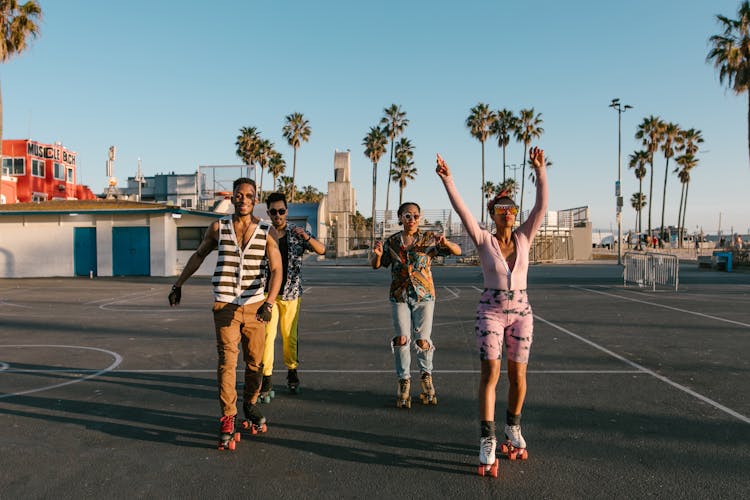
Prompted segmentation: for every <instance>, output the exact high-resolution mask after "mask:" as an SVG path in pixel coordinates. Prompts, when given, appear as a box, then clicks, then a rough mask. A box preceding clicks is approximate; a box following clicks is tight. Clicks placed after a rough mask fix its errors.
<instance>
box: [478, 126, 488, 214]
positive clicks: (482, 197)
mask: <svg viewBox="0 0 750 500" xmlns="http://www.w3.org/2000/svg"><path fill="white" fill-rule="evenodd" d="M479 193H480V196H479V205H480V206H479V213H480V214H482V223H484V214H485V212H486V210H485V208H484V141H482V186H481V187H480V189H479Z"/></svg>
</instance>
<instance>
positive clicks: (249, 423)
mask: <svg viewBox="0 0 750 500" xmlns="http://www.w3.org/2000/svg"><path fill="white" fill-rule="evenodd" d="M242 409H243V410H244V411H245V420H243V421H242V428H243V429H246V430H250V434H253V435H255V434H259V433H263V432H266V431H267V430H268V426H267V425H266V417H264V416H263V414H262V413H261V412H260V410H259V409H258V405H257V404H251V403H245V404H244V405H242Z"/></svg>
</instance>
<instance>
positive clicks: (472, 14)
mask: <svg viewBox="0 0 750 500" xmlns="http://www.w3.org/2000/svg"><path fill="white" fill-rule="evenodd" d="M40 4H41V7H42V9H43V11H44V20H43V24H42V30H41V36H40V37H39V38H38V39H37V40H36V41H35V42H33V45H32V47H31V49H30V50H28V51H27V52H25V53H23V54H22V55H21V56H20V57H16V58H15V59H13V60H12V61H10V62H9V63H6V64H4V65H2V67H0V83H1V84H2V92H3V105H4V138H6V139H11V138H27V137H28V138H31V139H33V140H36V141H40V142H47V143H50V142H54V141H61V142H62V143H63V144H64V145H65V146H66V147H68V148H70V149H72V150H74V151H76V152H78V155H79V156H78V159H79V172H80V176H81V177H82V180H83V182H84V183H86V184H88V185H90V186H91V188H92V189H93V190H94V191H95V192H101V191H102V190H103V189H104V187H105V185H106V176H105V160H106V157H107V149H108V147H109V146H110V145H112V144H114V145H116V146H117V148H118V161H117V163H116V165H115V174H116V175H117V177H118V178H120V179H121V183H120V185H124V179H125V178H127V177H128V176H133V175H134V174H135V170H136V165H137V158H138V157H140V158H142V167H143V171H144V173H145V174H146V175H153V174H156V173H165V172H171V171H175V172H178V173H192V172H194V171H195V170H196V168H197V166H198V165H205V164H213V165H221V164H237V163H239V160H238V158H237V157H236V155H235V140H236V137H237V134H238V131H239V129H240V127H243V126H255V127H257V128H259V129H260V130H261V132H262V133H263V135H264V136H265V137H267V138H269V139H270V140H272V141H273V142H275V143H276V146H277V149H279V151H281V152H282V153H283V154H284V156H285V157H286V159H287V163H288V165H289V167H288V168H289V171H291V163H292V159H291V158H292V150H291V148H290V147H289V146H287V145H286V143H285V141H284V140H283V138H282V136H281V127H282V125H283V119H284V116H285V115H287V114H289V113H292V112H295V111H298V112H301V113H303V114H304V115H305V117H306V118H307V119H308V120H309V121H310V124H311V127H312V136H311V139H310V142H309V143H306V144H303V146H302V148H301V149H300V150H299V153H298V165H297V175H298V182H297V184H298V185H308V184H309V185H313V186H315V187H316V188H318V189H320V190H322V191H325V190H326V188H327V182H328V181H330V180H332V177H333V154H334V151H335V150H336V149H339V150H346V149H349V150H351V166H352V182H353V185H354V188H355V189H356V193H357V206H358V209H359V210H360V212H362V213H363V214H364V215H365V216H369V215H370V203H371V196H372V192H371V182H372V168H371V164H370V162H369V160H368V159H367V158H366V157H365V156H364V154H363V147H362V146H361V143H362V139H363V137H364V136H365V134H366V133H367V131H368V129H369V127H370V126H372V125H375V124H377V122H378V120H379V119H380V117H381V116H382V113H383V108H385V107H386V106H389V105H390V104H392V103H396V104H399V105H401V106H402V108H403V109H404V110H405V111H406V112H407V117H408V118H409V120H410V124H409V127H408V129H407V130H406V133H405V135H406V136H407V137H409V138H410V139H411V140H412V142H413V144H414V145H415V164H416V167H417V168H418V177H417V179H416V180H415V181H413V182H412V183H411V184H410V185H409V186H407V188H406V191H405V198H407V199H409V200H413V201H417V202H418V203H420V204H421V205H422V207H423V208H424V209H437V208H445V207H447V204H448V202H447V197H446V196H445V195H444V194H443V193H442V187H441V185H440V184H439V182H438V180H437V178H436V176H435V174H434V169H433V167H434V156H435V153H436V152H441V153H442V154H443V156H444V157H445V158H446V160H447V161H448V162H449V164H450V165H451V166H452V167H453V169H454V171H455V173H456V176H457V178H458V179H459V180H458V187H459V189H460V190H461V191H462V193H463V195H464V197H465V198H466V199H467V200H468V201H469V206H470V207H472V208H473V207H474V206H476V208H475V210H477V211H478V209H479V202H478V200H476V197H477V196H478V195H479V186H480V179H481V177H480V176H481V174H480V172H481V149H480V145H479V142H477V141H476V140H475V139H473V138H472V137H471V136H470V135H469V132H468V130H467V129H466V127H465V124H464V122H465V119H466V117H467V116H468V113H469V110H470V108H471V107H472V106H474V105H476V104H477V103H478V102H486V103H488V104H490V105H491V107H492V108H493V109H500V108H509V109H511V110H514V111H516V112H517V111H518V110H519V109H521V108H526V107H534V109H535V110H536V111H537V112H540V113H542V118H543V120H544V124H543V127H544V129H545V133H544V136H543V137H542V139H541V140H540V141H539V145H540V146H541V147H543V148H544V149H545V150H546V151H547V154H548V155H549V157H550V158H551V159H552V161H553V162H554V166H553V167H552V168H551V169H550V174H549V180H550V209H551V210H561V209H566V208H571V207H577V206H582V205H588V206H589V207H590V208H591V218H592V221H593V224H594V227H595V228H602V229H605V228H609V227H610V226H612V227H616V225H615V207H614V204H615V202H614V182H615V180H616V177H617V113H616V112H614V111H613V110H612V109H610V108H609V107H608V104H609V103H610V100H611V99H612V98H614V97H619V98H620V99H621V100H622V102H623V103H625V104H631V105H632V106H634V108H633V109H632V110H629V111H628V112H627V113H625V114H623V115H622V130H623V133H622V137H623V193H624V195H625V199H626V205H628V203H627V201H628V200H629V198H630V196H631V195H632V193H634V192H636V191H637V181H636V179H635V176H634V175H633V173H632V171H630V170H628V169H627V166H626V165H627V164H626V162H627V155H628V154H629V153H632V152H633V151H634V150H635V149H636V148H638V147H639V144H638V143H637V142H636V140H635V139H634V137H633V135H634V133H635V131H636V126H637V125H638V123H640V121H641V120H642V119H643V118H644V117H645V116H648V115H651V114H654V115H658V116H660V117H661V118H662V119H664V120H667V121H672V122H675V123H677V124H679V125H680V126H681V127H683V128H697V129H700V130H701V131H702V132H703V136H704V138H705V143H704V144H703V151H702V153H701V154H700V164H699V165H698V167H697V168H696V169H695V170H694V171H693V173H692V183H691V188H690V200H689V206H688V219H687V226H688V228H689V229H690V230H691V231H692V230H695V228H696V226H700V227H702V228H703V229H704V230H705V231H706V232H711V233H715V232H716V230H717V228H718V224H719V214H721V220H722V230H723V232H725V233H726V232H728V231H729V229H730V227H732V226H733V227H734V229H735V231H741V232H746V231H747V230H748V227H750V210H748V198H749V197H748V193H747V191H748V187H750V165H748V151H747V140H746V137H747V95H745V96H741V97H738V96H735V95H734V94H732V93H730V92H728V91H727V90H725V88H724V87H722V86H721V85H720V84H719V82H718V77H717V74H716V72H715V70H714V69H713V67H712V66H711V65H709V64H707V63H706V62H705V57H706V54H707V51H708V38H709V36H711V35H712V34H715V33H717V32H718V29H719V27H718V25H717V24H716V21H715V14H718V13H721V14H725V15H730V16H731V17H735V16H736V12H737V7H738V5H739V0H629V1H627V2H602V1H594V0H590V1H588V0H580V1H572V2H560V1H558V0H539V1H534V2H524V1H520V0H519V1H481V2H479V1H471V0H467V1H464V2H456V1H435V0H433V1H403V0H402V1H391V0H381V1H379V2H356V1H327V0H323V1H319V2H309V1H302V0H300V1H289V0H278V1H264V2H258V1H239V0H237V1H228V0H214V1H212V2H208V3H206V2H198V1H186V2H181V3H179V4H178V3H175V2H153V1H146V0H134V1H130V2H100V1H94V0H66V1H65V2H61V1H53V0H40ZM178 5H179V6H178ZM522 154H523V149H522V147H521V146H520V145H519V144H517V143H512V145H511V146H510V148H509V150H508V162H509V163H520V162H521V160H522ZM500 161H501V157H500V152H499V149H498V148H497V147H496V145H495V144H494V143H488V144H487V146H486V162H487V163H486V165H487V167H486V168H487V173H488V175H487V177H488V180H492V181H497V180H498V179H499V177H500ZM386 163H387V161H381V164H380V170H379V182H378V196H377V198H378V203H377V208H378V209H379V210H382V209H383V208H385V206H384V205H385V172H386ZM671 170H672V168H671V166H670V171H671ZM663 180H664V161H663V157H661V158H659V159H658V160H657V163H656V169H655V176H654V183H655V184H654V186H655V187H654V193H655V202H656V204H655V206H654V209H653V214H652V218H653V221H654V222H653V225H654V226H656V225H658V222H659V219H660V217H661V199H662V197H661V186H662V183H663ZM668 182H669V184H668V191H667V211H666V218H667V223H669V224H675V223H676V220H677V206H678V202H679V195H680V191H679V182H678V180H677V177H676V176H675V175H674V174H672V173H671V172H670V176H669V181H668ZM532 199H533V194H532V192H531V190H530V188H529V189H528V190H527V195H526V200H532ZM394 200H395V201H394ZM397 200H398V191H397V190H396V189H394V188H393V186H392V191H391V208H393V206H394V205H395V203H396V202H397ZM476 215H478V214H476ZM623 215H624V217H623V226H624V228H625V229H626V230H627V229H628V228H631V227H633V225H634V221H635V212H634V210H633V209H632V208H630V207H629V205H628V206H626V207H625V209H624V212H623ZM645 224H646V222H645V220H644V226H645Z"/></svg>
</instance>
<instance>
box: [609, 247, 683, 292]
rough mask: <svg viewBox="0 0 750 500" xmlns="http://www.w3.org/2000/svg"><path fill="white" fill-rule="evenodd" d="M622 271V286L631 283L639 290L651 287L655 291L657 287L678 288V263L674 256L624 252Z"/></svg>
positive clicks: (675, 289)
mask: <svg viewBox="0 0 750 500" xmlns="http://www.w3.org/2000/svg"><path fill="white" fill-rule="evenodd" d="M622 261H623V264H624V266H625V267H624V269H623V272H622V279H623V286H625V287H627V286H628V283H632V284H634V285H637V286H639V287H641V288H646V287H651V290H656V286H657V285H662V286H667V287H670V288H674V291H675V292H676V291H677V288H678V287H679V283H680V279H679V270H680V261H679V259H678V258H677V256H676V255H670V254H665V253H657V252H646V253H640V252H638V253H636V252H626V253H625V255H623V259H622Z"/></svg>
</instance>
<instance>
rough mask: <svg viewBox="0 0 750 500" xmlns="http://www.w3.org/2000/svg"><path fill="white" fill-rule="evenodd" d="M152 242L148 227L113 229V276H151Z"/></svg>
mask: <svg viewBox="0 0 750 500" xmlns="http://www.w3.org/2000/svg"><path fill="white" fill-rule="evenodd" d="M150 248H151V240H150V237H149V228H148V227H113V228H112V274H113V275H114V276H149V275H150V274H151V251H150Z"/></svg>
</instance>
